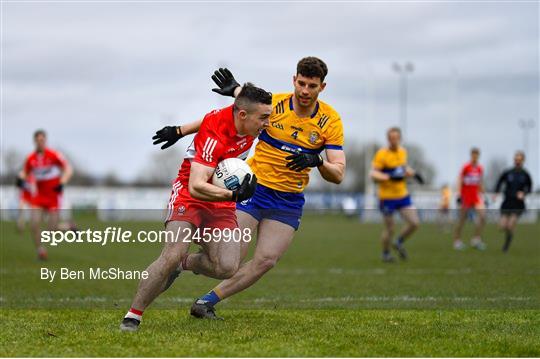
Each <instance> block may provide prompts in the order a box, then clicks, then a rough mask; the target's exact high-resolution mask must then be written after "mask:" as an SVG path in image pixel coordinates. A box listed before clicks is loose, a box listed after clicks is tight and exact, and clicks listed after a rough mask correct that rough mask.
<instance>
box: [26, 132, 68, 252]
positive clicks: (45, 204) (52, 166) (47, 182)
mask: <svg viewBox="0 0 540 359" xmlns="http://www.w3.org/2000/svg"><path fill="white" fill-rule="evenodd" d="M34 143H35V146H36V149H35V151H34V152H32V153H31V154H30V155H28V157H27V158H26V161H25V163H24V168H23V170H22V171H21V172H20V174H19V179H18V180H17V185H18V186H19V187H20V188H24V187H25V186H27V184H26V183H27V180H28V179H29V177H30V176H32V177H33V178H34V179H35V182H36V193H35V196H33V198H32V208H33V210H32V216H31V222H32V227H31V228H32V237H33V239H34V243H35V245H36V249H37V253H38V258H39V259H42V260H45V259H47V250H46V249H45V247H44V246H43V245H42V244H41V242H40V235H41V229H40V223H41V220H42V217H43V212H47V213H48V217H49V225H48V227H49V229H50V230H54V229H56V228H57V227H58V220H59V213H58V210H59V209H60V202H61V197H62V192H63V189H64V185H65V184H66V183H67V182H68V181H69V180H70V178H71V176H72V174H73V171H72V169H71V166H70V164H69V163H68V162H67V161H66V160H65V159H64V157H63V156H62V155H61V154H60V153H59V152H57V151H55V150H52V149H50V148H48V147H47V134H46V133H45V131H43V130H37V131H36V132H35V133H34Z"/></svg>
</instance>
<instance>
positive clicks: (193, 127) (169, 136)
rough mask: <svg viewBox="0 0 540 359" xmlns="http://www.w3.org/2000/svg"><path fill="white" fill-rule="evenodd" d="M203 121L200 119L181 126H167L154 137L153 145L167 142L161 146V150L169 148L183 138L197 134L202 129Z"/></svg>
mask: <svg viewBox="0 0 540 359" xmlns="http://www.w3.org/2000/svg"><path fill="white" fill-rule="evenodd" d="M202 121H203V120H202V119H200V120H197V121H193V122H190V123H188V124H185V125H181V126H165V127H163V128H162V129H161V130H159V131H156V134H155V135H154V136H153V137H152V140H154V142H152V144H154V145H158V144H160V143H163V142H165V144H163V145H162V146H161V149H162V150H164V149H166V148H169V147H171V146H172V145H174V144H175V143H176V142H177V141H178V140H179V139H181V138H182V137H185V136H187V135H191V134H194V133H197V132H198V131H199V128H201V123H202Z"/></svg>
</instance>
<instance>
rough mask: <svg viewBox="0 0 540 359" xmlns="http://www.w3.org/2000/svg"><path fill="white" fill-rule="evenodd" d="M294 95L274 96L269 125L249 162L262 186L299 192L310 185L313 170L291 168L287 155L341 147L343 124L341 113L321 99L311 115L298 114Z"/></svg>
mask: <svg viewBox="0 0 540 359" xmlns="http://www.w3.org/2000/svg"><path fill="white" fill-rule="evenodd" d="M292 96H293V94H292V93H287V94H274V95H273V96H272V107H273V111H272V115H271V116H270V126H269V127H268V128H267V129H265V130H264V131H263V132H262V133H261V134H260V136H259V142H258V143H257V146H256V147H255V154H254V155H253V157H251V158H250V159H249V160H248V163H249V165H250V166H251V168H252V169H253V172H254V173H255V174H256V175H257V179H258V182H259V183H260V184H262V185H263V186H266V187H270V188H272V189H275V190H278V191H282V192H295V193H299V192H302V191H303V190H304V188H305V187H306V185H307V184H308V182H309V172H310V170H311V169H310V168H306V169H305V170H303V171H301V172H295V171H292V170H290V169H289V168H287V167H286V164H287V160H285V158H286V157H287V156H290V155H291V153H296V152H307V153H320V152H321V151H322V150H324V149H336V150H342V149H343V125H342V123H341V118H340V116H339V114H338V113H337V112H336V111H335V110H334V109H333V108H332V107H331V106H330V105H328V104H326V103H324V102H323V101H320V100H319V101H317V105H316V107H315V110H314V111H313V114H312V115H311V116H309V117H306V118H300V117H298V116H297V115H296V113H295V112H294V108H293V101H292Z"/></svg>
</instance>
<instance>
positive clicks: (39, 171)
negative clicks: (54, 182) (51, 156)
mask: <svg viewBox="0 0 540 359" xmlns="http://www.w3.org/2000/svg"><path fill="white" fill-rule="evenodd" d="M32 173H33V175H34V177H35V178H36V181H47V180H51V179H54V178H58V177H60V176H61V175H62V170H61V169H60V167H58V166H56V165H52V166H44V167H36V168H34V169H33V170H32Z"/></svg>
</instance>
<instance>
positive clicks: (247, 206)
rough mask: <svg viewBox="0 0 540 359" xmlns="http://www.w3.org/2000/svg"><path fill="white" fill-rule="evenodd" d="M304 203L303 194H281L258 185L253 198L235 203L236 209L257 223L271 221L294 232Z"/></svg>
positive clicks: (298, 224) (298, 223)
mask: <svg viewBox="0 0 540 359" xmlns="http://www.w3.org/2000/svg"><path fill="white" fill-rule="evenodd" d="M304 203H305V199H304V194H303V193H292V192H281V191H276V190H273V189H271V188H268V187H266V186H263V185H260V184H258V185H257V189H256V190H255V194H254V195H253V197H251V198H250V199H247V200H245V201H242V202H240V203H237V204H236V209H237V210H239V211H242V212H246V213H248V214H250V215H251V216H252V217H253V218H255V219H256V220H257V221H261V220H262V219H264V218H266V219H273V220H275V221H278V222H281V223H285V224H288V225H289V226H291V227H293V228H294V230H295V231H296V230H298V227H299V226H300V218H301V217H302V208H303V207H304Z"/></svg>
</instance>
